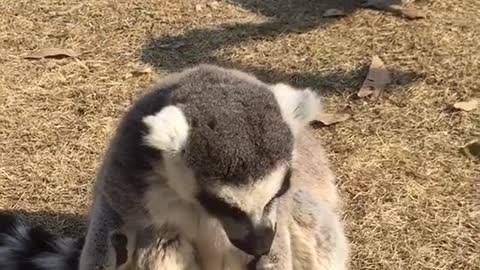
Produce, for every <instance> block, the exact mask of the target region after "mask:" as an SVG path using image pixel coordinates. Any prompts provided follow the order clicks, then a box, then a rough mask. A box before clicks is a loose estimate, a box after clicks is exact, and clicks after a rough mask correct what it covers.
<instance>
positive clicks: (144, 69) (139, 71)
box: [123, 66, 153, 79]
mask: <svg viewBox="0 0 480 270" xmlns="http://www.w3.org/2000/svg"><path fill="white" fill-rule="evenodd" d="M152 72H153V69H152V67H150V66H140V67H136V68H135V69H134V70H132V71H130V73H128V74H127V75H125V76H124V77H123V78H124V79H129V78H131V77H134V76H135V77H136V76H141V75H145V74H150V73H152Z"/></svg>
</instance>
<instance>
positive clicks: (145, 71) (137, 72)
mask: <svg viewBox="0 0 480 270" xmlns="http://www.w3.org/2000/svg"><path fill="white" fill-rule="evenodd" d="M149 73H152V68H151V67H140V68H138V69H135V70H133V71H132V74H133V75H135V76H138V75H143V74H149Z"/></svg>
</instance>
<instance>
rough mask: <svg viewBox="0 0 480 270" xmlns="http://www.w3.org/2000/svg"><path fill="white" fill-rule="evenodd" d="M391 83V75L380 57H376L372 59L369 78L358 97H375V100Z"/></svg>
mask: <svg viewBox="0 0 480 270" xmlns="http://www.w3.org/2000/svg"><path fill="white" fill-rule="evenodd" d="M390 81H391V78H390V73H389V72H388V70H387V69H386V68H385V65H384V64H383V62H382V60H381V59H380V57H378V56H376V55H375V56H373V57H372V63H371V64H370V69H369V71H368V75H367V78H366V79H365V81H364V82H363V85H362V87H361V88H360V91H358V93H357V95H358V96H359V97H367V96H370V95H373V97H374V98H378V97H379V96H380V95H381V94H382V92H383V90H384V89H385V87H386V86H387V84H389V83H390Z"/></svg>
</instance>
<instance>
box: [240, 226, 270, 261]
mask: <svg viewBox="0 0 480 270" xmlns="http://www.w3.org/2000/svg"><path fill="white" fill-rule="evenodd" d="M274 237H275V230H274V228H273V226H271V225H259V226H257V227H256V228H255V229H254V230H252V231H251V232H250V233H248V235H247V236H246V237H245V238H243V239H241V240H238V239H231V242H232V244H233V245H235V246H236V247H237V248H239V249H241V250H243V251H244V252H246V253H248V254H250V255H254V256H262V255H265V254H267V253H268V252H269V251H270V248H271V247H272V243H273V238H274Z"/></svg>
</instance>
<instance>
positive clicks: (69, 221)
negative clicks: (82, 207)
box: [0, 210, 87, 237]
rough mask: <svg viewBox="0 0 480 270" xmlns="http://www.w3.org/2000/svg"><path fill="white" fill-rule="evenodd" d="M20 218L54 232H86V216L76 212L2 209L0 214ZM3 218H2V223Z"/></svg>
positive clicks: (71, 234) (29, 223)
mask: <svg viewBox="0 0 480 270" xmlns="http://www.w3.org/2000/svg"><path fill="white" fill-rule="evenodd" d="M5 215H10V216H13V217H16V218H19V219H20V220H21V221H22V222H24V223H25V224H27V225H28V226H40V227H42V228H44V229H46V230H48V231H50V232H52V233H54V234H57V235H62V236H68V237H80V236H84V235H85V234H86V231H87V229H86V224H87V222H86V217H84V216H81V215H76V214H66V213H52V212H46V211H39V212H28V211H24V210H0V216H5ZM1 223H2V220H0V225H1Z"/></svg>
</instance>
